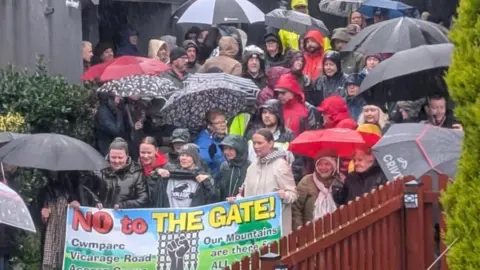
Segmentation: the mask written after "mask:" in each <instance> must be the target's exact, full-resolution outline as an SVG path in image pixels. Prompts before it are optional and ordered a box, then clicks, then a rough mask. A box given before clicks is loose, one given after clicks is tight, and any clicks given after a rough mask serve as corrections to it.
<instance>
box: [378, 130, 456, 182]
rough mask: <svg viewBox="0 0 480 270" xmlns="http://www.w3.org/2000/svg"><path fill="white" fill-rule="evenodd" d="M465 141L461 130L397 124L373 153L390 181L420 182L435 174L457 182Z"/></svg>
mask: <svg viewBox="0 0 480 270" xmlns="http://www.w3.org/2000/svg"><path fill="white" fill-rule="evenodd" d="M462 138H463V132H462V131H459V130H454V129H447V128H441V127H436V126H432V125H425V124H394V125H392V126H391V127H390V129H389V130H388V131H387V133H385V135H383V137H382V138H381V139H380V141H379V142H378V143H377V144H376V145H375V146H374V147H373V153H374V155H375V157H376V158H377V161H378V163H379V164H380V166H381V167H382V170H383V172H384V173H385V175H386V176H387V178H388V179H389V180H392V179H393V178H394V177H396V176H401V175H413V176H415V177H417V178H419V177H421V176H422V175H424V174H425V173H427V172H429V171H431V170H435V171H437V172H438V173H443V174H447V175H448V176H450V177H451V178H454V176H455V174H456V172H457V167H458V165H457V163H458V159H459V158H460V152H461V148H462Z"/></svg>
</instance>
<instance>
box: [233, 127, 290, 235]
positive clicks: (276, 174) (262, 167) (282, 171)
mask: <svg viewBox="0 0 480 270" xmlns="http://www.w3.org/2000/svg"><path fill="white" fill-rule="evenodd" d="M252 141H253V149H254V150H255V153H256V154H257V158H258V159H257V161H256V162H255V163H252V165H250V167H248V170H247V175H246V177H245V183H244V186H243V193H244V194H243V196H244V197H250V196H256V195H262V194H266V193H270V192H278V195H279V197H280V199H282V202H283V206H282V219H283V220H282V235H288V234H289V233H290V232H291V230H292V204H293V203H294V202H295V201H296V200H297V196H298V195H297V190H296V188H295V180H294V178H293V174H292V169H291V167H290V165H289V164H288V162H287V160H286V155H287V153H286V152H285V151H284V150H281V149H277V148H274V143H275V140H274V138H273V134H272V132H271V131H270V130H269V129H266V128H262V129H259V130H257V131H256V132H255V134H254V135H253V137H252ZM231 200H232V199H229V201H231Z"/></svg>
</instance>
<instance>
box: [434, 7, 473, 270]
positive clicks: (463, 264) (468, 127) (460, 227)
mask: <svg viewBox="0 0 480 270" xmlns="http://www.w3.org/2000/svg"><path fill="white" fill-rule="evenodd" d="M457 11H458V19H457V20H456V21H455V23H454V27H453V29H452V30H451V32H450V38H451V40H452V41H453V43H454V44H455V52H454V55H453V63H452V66H451V67H450V69H449V71H448V74H447V77H446V80H447V84H448V87H449V91H450V94H451V96H452V97H453V99H454V100H455V102H456V108H455V115H456V116H457V117H458V119H459V120H460V121H461V122H462V124H463V125H464V130H465V137H464V140H463V151H462V156H461V159H460V164H459V172H458V174H457V176H456V179H455V182H454V184H453V185H451V186H450V187H449V188H448V190H447V192H446V193H445V194H444V196H443V198H442V200H443V204H444V207H445V211H446V214H447V216H446V221H447V232H446V234H445V240H446V242H447V244H449V245H450V244H453V246H452V248H451V249H450V250H449V251H448V256H447V259H448V264H449V269H453V270H456V269H459V270H460V269H462V270H468V269H480V256H478V250H480V226H479V223H478V213H479V209H480V201H479V200H478V198H479V197H480V166H478V162H479V160H480V141H479V138H480V122H479V119H480V69H479V67H480V15H479V14H480V0H462V1H460V6H459V8H458V10H457Z"/></svg>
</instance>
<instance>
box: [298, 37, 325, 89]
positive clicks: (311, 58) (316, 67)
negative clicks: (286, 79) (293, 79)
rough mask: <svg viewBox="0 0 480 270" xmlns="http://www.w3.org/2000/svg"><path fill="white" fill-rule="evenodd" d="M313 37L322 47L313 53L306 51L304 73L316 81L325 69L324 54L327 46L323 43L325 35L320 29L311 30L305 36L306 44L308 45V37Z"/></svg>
mask: <svg viewBox="0 0 480 270" xmlns="http://www.w3.org/2000/svg"><path fill="white" fill-rule="evenodd" d="M310 38H311V39H313V40H315V41H316V42H317V43H318V44H320V49H319V50H318V51H315V52H313V53H311V52H308V51H307V50H305V51H304V53H303V56H304V58H305V67H304V68H303V74H305V75H307V76H308V77H309V78H310V79H312V80H313V81H315V80H316V79H317V78H318V76H320V74H321V71H322V69H323V55H324V52H325V48H324V47H323V45H322V40H323V36H322V33H320V31H318V30H310V31H308V33H307V34H306V35H305V37H304V39H303V40H304V46H306V40H307V39H310Z"/></svg>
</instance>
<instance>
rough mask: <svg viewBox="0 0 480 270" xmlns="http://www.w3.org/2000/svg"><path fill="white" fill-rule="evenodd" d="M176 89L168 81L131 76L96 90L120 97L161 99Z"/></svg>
mask: <svg viewBox="0 0 480 270" xmlns="http://www.w3.org/2000/svg"><path fill="white" fill-rule="evenodd" d="M176 90H178V88H177V87H176V86H175V85H174V84H173V82H172V81H171V80H169V79H166V78H162V77H158V76H151V75H132V76H127V77H123V78H121V79H119V80H112V81H109V82H107V83H105V84H103V85H102V86H101V87H99V88H98V89H97V92H99V93H110V94H112V95H115V96H120V97H132V96H139V97H163V96H165V95H167V94H168V93H170V92H173V91H176Z"/></svg>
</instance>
